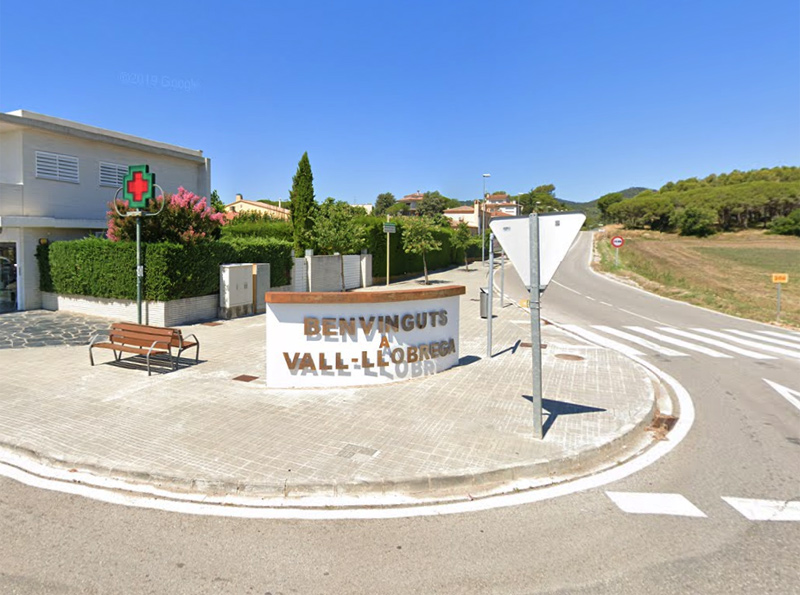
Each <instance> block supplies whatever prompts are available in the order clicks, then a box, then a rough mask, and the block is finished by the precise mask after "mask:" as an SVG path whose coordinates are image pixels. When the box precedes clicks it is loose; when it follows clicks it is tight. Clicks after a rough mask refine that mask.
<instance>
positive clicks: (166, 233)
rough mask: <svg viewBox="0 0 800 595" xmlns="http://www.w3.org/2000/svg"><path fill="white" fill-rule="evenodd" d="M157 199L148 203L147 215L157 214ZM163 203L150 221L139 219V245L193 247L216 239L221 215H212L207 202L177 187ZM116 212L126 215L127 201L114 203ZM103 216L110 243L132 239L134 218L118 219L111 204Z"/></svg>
mask: <svg viewBox="0 0 800 595" xmlns="http://www.w3.org/2000/svg"><path fill="white" fill-rule="evenodd" d="M160 198H161V197H159V200H150V201H148V204H147V211H148V212H150V213H155V212H157V211H158V208H159V205H160V204H161V200H160ZM164 200H165V201H166V202H165V204H164V209H163V210H162V211H161V213H159V214H158V215H156V216H153V217H142V241H143V242H150V243H153V242H174V243H176V244H194V243H197V242H204V241H209V240H216V239H219V237H220V230H221V228H222V225H223V224H224V222H225V215H224V214H223V213H217V212H215V211H214V209H213V208H212V207H210V206H209V205H208V199H207V198H205V197H202V198H201V197H200V196H198V195H196V194H194V193H193V192H189V191H188V190H185V189H184V188H183V187H181V188H178V192H177V193H175V194H171V195H170V194H167V195H165V197H164ZM117 209H119V210H120V211H121V212H122V213H123V214H125V213H126V212H127V211H128V201H127V200H117ZM106 216H107V218H108V231H107V233H106V235H107V236H108V239H110V240H111V241H113V242H117V241H125V240H135V239H136V218H135V217H121V216H120V215H118V214H117V212H116V210H115V209H114V205H113V204H109V210H108V211H107V212H106Z"/></svg>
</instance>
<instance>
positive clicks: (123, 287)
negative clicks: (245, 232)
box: [37, 238, 292, 301]
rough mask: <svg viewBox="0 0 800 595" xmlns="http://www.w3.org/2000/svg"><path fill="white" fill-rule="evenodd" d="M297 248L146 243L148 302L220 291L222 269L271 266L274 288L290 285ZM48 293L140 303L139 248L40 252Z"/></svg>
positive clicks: (85, 246)
mask: <svg viewBox="0 0 800 595" xmlns="http://www.w3.org/2000/svg"><path fill="white" fill-rule="evenodd" d="M291 250H292V245H291V244H290V243H288V242H281V241H279V240H274V239H271V238H248V239H243V238H232V239H230V240H224V241H218V242H205V243H201V244H194V245H182V244H170V243H157V244H142V260H143V264H144V266H145V277H144V299H147V300H157V301H167V300H176V299H181V298H187V297H197V296H202V295H210V294H213V293H217V292H218V291H219V265H221V264H233V263H238V262H268V263H270V265H271V266H270V284H271V285H272V286H273V287H276V286H280V285H286V284H287V283H289V279H290V272H291V268H292V259H291ZM37 258H38V261H39V272H40V280H41V281H40V287H41V289H42V291H55V292H57V293H65V294H75V295H88V296H93V297H104V298H117V299H135V298H136V244H135V243H134V242H110V241H108V240H104V239H97V238H86V239H83V240H76V241H71V242H54V243H53V244H51V245H50V246H40V247H39V250H38V251H37Z"/></svg>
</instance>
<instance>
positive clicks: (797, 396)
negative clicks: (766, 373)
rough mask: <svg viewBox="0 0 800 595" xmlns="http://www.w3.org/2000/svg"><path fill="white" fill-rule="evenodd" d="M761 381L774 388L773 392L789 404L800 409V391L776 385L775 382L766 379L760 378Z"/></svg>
mask: <svg viewBox="0 0 800 595" xmlns="http://www.w3.org/2000/svg"><path fill="white" fill-rule="evenodd" d="M761 380H763V381H764V382H766V383H767V384H769V385H770V386H771V387H772V388H774V389H775V391H776V392H777V393H778V394H779V395H780V396H782V397H783V398H784V399H786V400H787V401H789V403H791V404H792V405H794V406H795V407H797V408H798V409H800V391H796V390H792V389H791V388H788V387H786V386H783V385H781V384H778V383H777V382H772V381H771V380H767V379H766V378H762V379H761Z"/></svg>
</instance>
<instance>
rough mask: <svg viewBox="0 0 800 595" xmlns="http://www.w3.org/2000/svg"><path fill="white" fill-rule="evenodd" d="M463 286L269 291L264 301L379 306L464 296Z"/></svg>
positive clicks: (464, 288) (271, 302)
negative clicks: (340, 290)
mask: <svg viewBox="0 0 800 595" xmlns="http://www.w3.org/2000/svg"><path fill="white" fill-rule="evenodd" d="M465 293H467V288H466V287H464V286H463V285H446V286H444V287H428V288H424V289H396V290H393V291H392V290H390V291H356V292H341V293H338V292H328V291H268V292H267V293H266V294H264V301H265V302H266V303H268V304H377V303H382V302H410V301H413V300H433V299H436V298H445V297H451V296H454V295H464V294H465Z"/></svg>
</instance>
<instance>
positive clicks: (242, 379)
mask: <svg viewBox="0 0 800 595" xmlns="http://www.w3.org/2000/svg"><path fill="white" fill-rule="evenodd" d="M256 378H258V376H248V375H247V374H242V375H240V376H237V377H236V378H234V380H239V381H240V382H253V380H255V379H256Z"/></svg>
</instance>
